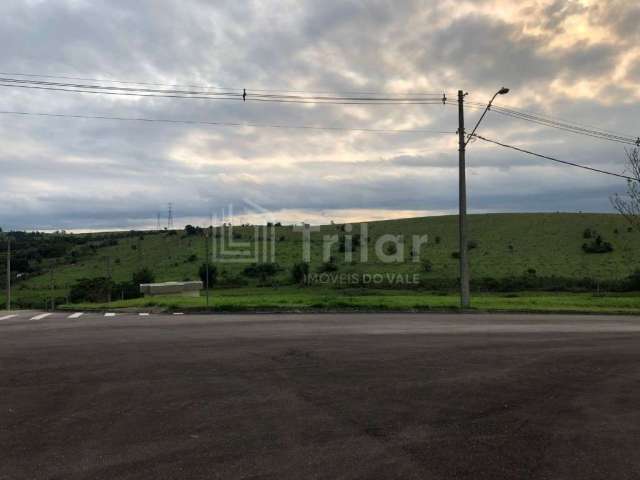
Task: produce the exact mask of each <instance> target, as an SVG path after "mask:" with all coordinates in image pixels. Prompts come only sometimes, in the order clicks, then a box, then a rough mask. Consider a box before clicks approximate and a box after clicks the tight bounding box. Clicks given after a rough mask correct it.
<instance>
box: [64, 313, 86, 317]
mask: <svg viewBox="0 0 640 480" xmlns="http://www.w3.org/2000/svg"><path fill="white" fill-rule="evenodd" d="M82 315H84V312H76V313H72V314H71V315H69V316H68V317H67V318H80V317H81V316H82Z"/></svg>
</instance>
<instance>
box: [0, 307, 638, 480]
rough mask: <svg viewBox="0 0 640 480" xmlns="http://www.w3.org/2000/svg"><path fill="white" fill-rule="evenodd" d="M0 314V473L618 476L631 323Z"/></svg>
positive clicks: (625, 434)
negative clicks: (5, 317) (1, 318)
mask: <svg viewBox="0 0 640 480" xmlns="http://www.w3.org/2000/svg"><path fill="white" fill-rule="evenodd" d="M67 315H68V314H65V315H64V316H62V314H60V313H56V314H53V315H52V316H50V317H47V318H46V319H44V320H40V321H38V320H29V317H30V316H31V315H29V316H26V317H25V318H24V319H22V318H21V317H20V316H18V317H16V318H12V319H11V320H8V321H0V352H2V369H0V385H2V395H0V425H2V429H0V445H1V446H2V462H0V478H7V479H11V480H22V479H30V480H39V479H51V478H64V479H71V480H74V479H91V480H101V479H104V480H120V479H135V480H144V479H152V480H157V479H166V480H169V479H180V480H182V479H207V480H209V479H218V478H219V479H228V478H234V479H244V478H246V479H249V478H252V479H255V478H261V479H278V480H281V479H295V480H298V479H300V478H316V479H335V478H343V479H387V478H389V479H391V478H397V479H426V478H429V479H430V478H433V479H446V480H449V479H470V480H482V479H487V480H501V479H518V480H519V479H522V478H553V479H560V478H562V479H565V478H566V479H574V478H579V479H581V480H591V479H610V478H615V479H617V480H624V479H635V478H638V477H639V476H640V458H639V457H638V455H637V445H638V441H639V440H640V413H639V411H638V408H637V399H638V397H639V396H640V367H639V365H640V323H638V321H637V320H634V319H630V318H624V317H596V316H590V317H575V316H562V317H552V316H513V315H510V316H505V315H493V316H485V315H471V316H465V315H431V314H429V315H425V314H421V315H390V314H386V315H366V314H359V315H347V316H336V315H277V316H276V315H266V316H264V315H263V316H258V315H239V316H234V315H225V316H205V315H199V316H187V315H185V316H181V317H176V316H153V315H152V316H150V317H138V316H129V317H127V316H116V317H113V318H105V317H103V316H102V315H100V316H98V315H94V316H91V315H90V314H85V316H83V317H81V318H78V319H67V318H66V317H67Z"/></svg>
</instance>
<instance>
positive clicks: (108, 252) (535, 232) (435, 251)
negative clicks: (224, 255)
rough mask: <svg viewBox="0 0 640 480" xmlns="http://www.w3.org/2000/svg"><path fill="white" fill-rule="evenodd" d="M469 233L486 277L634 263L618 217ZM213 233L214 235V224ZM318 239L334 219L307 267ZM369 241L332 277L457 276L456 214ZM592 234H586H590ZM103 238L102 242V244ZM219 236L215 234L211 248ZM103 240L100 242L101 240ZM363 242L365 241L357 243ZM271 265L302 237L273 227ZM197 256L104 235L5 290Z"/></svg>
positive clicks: (193, 244)
mask: <svg viewBox="0 0 640 480" xmlns="http://www.w3.org/2000/svg"><path fill="white" fill-rule="evenodd" d="M469 224H470V239H471V241H472V244H473V245H474V246H475V248H473V249H472V250H471V253H470V259H471V260H470V261H471V268H472V276H473V277H474V278H482V277H492V278H496V279H500V278H504V277H509V276H519V275H522V274H524V273H525V272H527V271H528V270H531V269H533V270H535V272H536V274H537V275H538V276H558V277H566V278H574V279H579V278H585V277H589V278H594V279H597V280H601V281H606V280H613V279H622V278H625V277H627V276H628V275H630V274H631V273H632V272H633V271H634V270H636V269H638V268H640V233H638V232H636V231H633V230H632V229H630V228H629V225H628V223H626V222H625V220H624V219H623V218H621V217H620V216H618V215H609V214H578V213H543V214H536V213H533V214H486V215H471V216H470V217H469ZM586 229H591V230H593V231H595V232H597V234H598V235H600V236H602V238H603V239H604V241H606V242H610V243H611V244H612V246H613V252H611V253H604V254H587V253H585V252H584V251H583V249H582V245H583V244H584V243H585V242H591V241H592V239H585V238H583V235H584V232H585V230H586ZM351 233H352V234H359V233H361V231H360V225H359V224H354V225H353V230H352V232H351ZM218 234H219V235H220V231H219V230H218ZM387 234H389V235H402V236H403V237H404V239H405V245H404V253H405V261H404V262H402V263H384V262H382V261H380V260H379V259H377V258H376V255H375V251H374V250H375V243H376V240H377V239H378V238H380V237H381V236H382V235H387ZM425 234H426V235H428V236H429V241H428V244H427V245H425V246H423V247H422V248H421V251H420V261H419V262H414V261H412V258H411V254H410V253H411V249H412V247H411V238H412V236H413V235H425ZM233 235H234V236H235V237H236V238H235V241H237V242H242V241H244V242H250V243H251V242H255V240H256V238H255V230H254V228H253V227H249V226H244V227H234V228H233ZM325 235H344V232H343V227H342V226H341V225H327V226H323V227H322V228H321V231H320V232H314V233H313V234H312V248H311V253H312V262H311V271H318V269H319V268H320V267H321V265H322V248H323V247H322V245H323V241H322V238H323V236H325ZM368 236H369V242H368V243H367V244H366V248H367V251H368V257H369V260H368V262H366V263H361V262H360V250H359V249H356V250H355V253H354V256H353V260H354V261H353V262H345V258H344V253H341V252H340V251H339V249H338V247H337V245H336V246H335V248H334V250H333V253H332V255H333V256H334V257H335V259H336V264H337V266H338V272H340V273H351V272H354V273H385V272H391V273H419V274H420V275H421V278H427V279H431V280H433V281H437V280H439V279H443V280H445V279H450V280H451V279H455V278H456V277H457V275H458V260H457V259H456V258H454V256H453V254H454V252H456V251H457V217H455V216H442V217H429V218H410V219H403V220H390V221H381V222H371V223H369V224H368ZM594 238H595V235H594ZM109 243H111V245H109ZM219 243H220V239H217V244H218V245H219ZM105 244H106V245H105ZM360 248H361V249H364V248H365V244H364V243H363V245H362V246H361V247H360ZM275 255H276V262H277V263H278V264H279V265H280V266H281V267H282V270H281V271H280V272H279V273H278V274H276V276H275V277H274V278H273V279H272V280H271V281H272V282H273V283H282V284H284V283H287V282H289V281H290V269H291V266H292V265H293V264H294V263H296V262H299V261H300V260H301V256H302V234H301V233H300V232H298V231H294V230H293V228H292V227H290V226H282V227H275ZM204 258H205V240H204V236H202V235H186V233H185V232H184V231H178V232H126V233H121V234H113V240H112V241H110V242H101V243H99V244H96V245H93V246H92V247H91V248H88V246H87V245H86V244H85V245H79V246H75V247H73V249H72V251H71V252H67V253H66V254H65V256H64V257H60V258H56V259H51V260H48V261H47V262H45V263H44V264H43V265H42V266H41V269H40V271H41V272H47V273H44V274H40V275H35V276H32V277H30V278H26V279H24V280H21V281H19V282H18V284H17V285H15V288H14V298H15V299H16V300H17V303H23V304H31V305H34V306H36V305H38V304H39V302H43V301H44V299H45V298H47V297H49V296H50V290H49V289H50V285H51V279H53V285H54V295H55V296H56V297H58V298H64V297H65V295H66V294H67V292H68V289H69V287H70V286H71V285H72V284H73V283H74V282H75V281H76V280H77V279H79V278H83V277H84V278H91V277H99V276H106V275H107V271H108V270H109V269H110V271H111V274H112V277H113V279H114V280H115V281H125V280H129V279H130V278H131V275H132V273H133V272H134V271H137V270H139V269H141V268H143V267H147V268H149V269H151V270H152V271H153V272H154V274H155V277H156V280H157V281H169V280H190V279H197V278H198V273H197V272H198V267H199V266H200V264H201V263H202V262H203V261H204ZM425 260H428V261H429V262H430V263H431V265H432V268H431V271H430V272H426V271H425V269H424V266H423V262H424V261H425ZM246 265H247V264H246V263H226V262H220V263H218V270H219V274H220V275H219V279H220V281H221V282H222V283H225V282H226V283H229V284H233V283H236V284H237V282H238V281H239V280H243V281H244V282H249V283H250V284H255V281H254V280H251V279H246V278H244V277H243V273H242V271H243V269H244V268H245V267H246Z"/></svg>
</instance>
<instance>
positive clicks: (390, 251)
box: [384, 243, 398, 255]
mask: <svg viewBox="0 0 640 480" xmlns="http://www.w3.org/2000/svg"><path fill="white" fill-rule="evenodd" d="M384 251H385V253H386V254H387V255H395V254H396V253H398V247H397V246H396V244H395V243H390V244H389V245H387V246H386V247H385V249H384Z"/></svg>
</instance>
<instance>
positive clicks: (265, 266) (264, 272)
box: [243, 263, 280, 280]
mask: <svg viewBox="0 0 640 480" xmlns="http://www.w3.org/2000/svg"><path fill="white" fill-rule="evenodd" d="M279 270H280V267H279V266H278V264H277V263H252V264H251V265H249V266H248V267H245V269H244V270H243V273H244V274H245V275H246V276H247V277H251V278H259V279H260V280H266V279H267V277H272V276H273V275H275V274H276V273H278V271H279Z"/></svg>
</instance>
